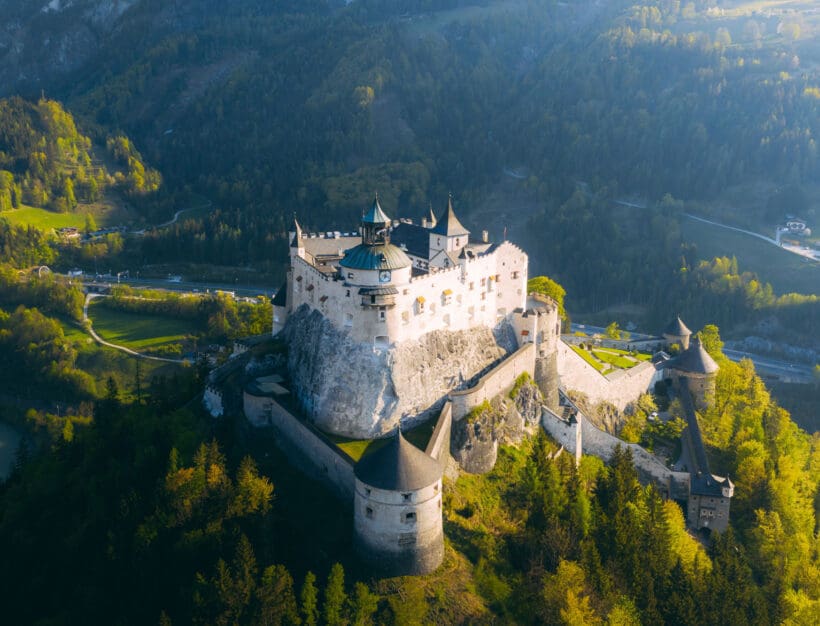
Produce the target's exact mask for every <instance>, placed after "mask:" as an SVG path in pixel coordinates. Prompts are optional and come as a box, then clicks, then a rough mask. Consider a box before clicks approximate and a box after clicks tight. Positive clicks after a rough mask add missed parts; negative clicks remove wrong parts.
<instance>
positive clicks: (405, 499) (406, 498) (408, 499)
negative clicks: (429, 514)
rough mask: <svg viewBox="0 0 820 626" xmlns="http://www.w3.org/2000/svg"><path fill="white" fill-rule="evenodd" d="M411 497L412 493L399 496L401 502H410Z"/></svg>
mask: <svg viewBox="0 0 820 626" xmlns="http://www.w3.org/2000/svg"><path fill="white" fill-rule="evenodd" d="M412 497H413V494H412V493H403V494H401V499H402V502H410V499H411V498H412Z"/></svg>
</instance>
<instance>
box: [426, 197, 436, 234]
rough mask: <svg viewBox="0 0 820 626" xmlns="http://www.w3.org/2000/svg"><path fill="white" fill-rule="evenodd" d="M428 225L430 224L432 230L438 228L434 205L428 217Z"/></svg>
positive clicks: (431, 205)
mask: <svg viewBox="0 0 820 626" xmlns="http://www.w3.org/2000/svg"><path fill="white" fill-rule="evenodd" d="M427 224H429V226H430V228H435V227H436V214H435V213H433V203H432V202H431V203H430V212H429V215H428V216H427Z"/></svg>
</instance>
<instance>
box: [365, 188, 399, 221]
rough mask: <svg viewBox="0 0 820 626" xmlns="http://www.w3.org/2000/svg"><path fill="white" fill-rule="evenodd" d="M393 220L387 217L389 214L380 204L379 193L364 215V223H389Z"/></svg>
mask: <svg viewBox="0 0 820 626" xmlns="http://www.w3.org/2000/svg"><path fill="white" fill-rule="evenodd" d="M390 222H392V220H391V219H390V218H389V217H387V214H386V213H385V212H384V211H382V207H381V205H380V204H379V194H378V193H377V194H376V197H375V198H374V199H373V206H371V207H370V210H369V211H368V212H367V213H365V214H364V215H363V216H362V223H365V224H389V223H390Z"/></svg>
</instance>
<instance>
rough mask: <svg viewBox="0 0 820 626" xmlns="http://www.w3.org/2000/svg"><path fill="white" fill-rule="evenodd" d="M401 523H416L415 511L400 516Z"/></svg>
mask: <svg viewBox="0 0 820 626" xmlns="http://www.w3.org/2000/svg"><path fill="white" fill-rule="evenodd" d="M401 521H402V522H404V523H405V524H412V523H413V522H415V521H416V513H415V511H414V512H412V513H405V514H404V515H402V520H401Z"/></svg>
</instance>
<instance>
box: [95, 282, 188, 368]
mask: <svg viewBox="0 0 820 626" xmlns="http://www.w3.org/2000/svg"><path fill="white" fill-rule="evenodd" d="M106 297H107V296H103V295H101V294H99V293H89V294H88V295H86V297H85V304H83V322H85V324H86V328H87V329H88V332H89V333H90V334H91V336H92V337H93V338H94V341H96V342H97V343H99V344H100V345H103V346H108V347H109V348H114V349H115V350H119V351H120V352H126V353H128V354H130V355H132V356H136V357H139V358H141V359H149V360H151V361H163V362H165V363H187V362H188V361H187V360H185V359H167V358H165V357H161V356H149V355H147V354H142V353H140V352H136V351H134V350H132V349H131V348H126V347H125V346H119V345H117V344H115V343H111V342H110V341H106V340H105V339H103V338H102V337H100V336H99V335H98V334H97V333H96V332H95V330H94V328H93V326H91V319H89V317H88V305H89V304H90V303H91V301H92V300H93V299H94V298H106Z"/></svg>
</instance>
